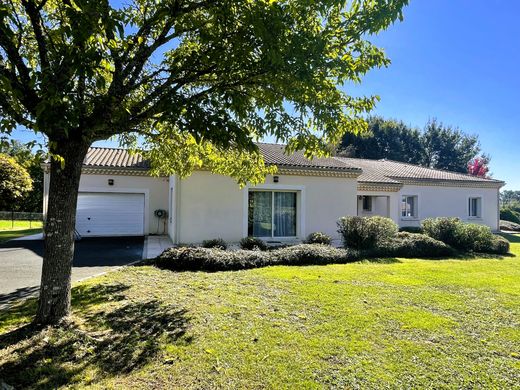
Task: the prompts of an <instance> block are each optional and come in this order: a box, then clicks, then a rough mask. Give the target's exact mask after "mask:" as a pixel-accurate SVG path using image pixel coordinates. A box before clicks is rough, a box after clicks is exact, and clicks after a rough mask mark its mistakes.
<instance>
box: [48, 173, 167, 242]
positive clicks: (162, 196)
mask: <svg viewBox="0 0 520 390" xmlns="http://www.w3.org/2000/svg"><path fill="white" fill-rule="evenodd" d="M49 178H50V175H49V174H48V173H46V174H45V176H44V207H43V210H44V214H45V213H46V210H47V199H48V188H49V187H48V183H49ZM108 179H114V185H112V186H110V185H108ZM79 191H80V192H122V193H143V194H144V195H145V224H144V230H145V234H157V233H159V234H166V233H167V232H165V231H164V223H163V221H159V226H158V224H157V222H158V219H157V217H155V215H154V211H155V210H158V209H162V210H168V178H157V177H148V176H123V175H90V174H88V175H87V174H82V175H81V179H80V183H79Z"/></svg>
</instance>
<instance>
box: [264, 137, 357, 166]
mask: <svg viewBox="0 0 520 390" xmlns="http://www.w3.org/2000/svg"><path fill="white" fill-rule="evenodd" d="M257 145H258V148H259V149H260V152H261V153H262V155H263V156H264V161H265V162H266V164H269V165H276V166H278V167H282V168H286V167H289V168H307V169H323V170H341V171H344V170H354V171H359V170H360V168H359V167H358V166H356V165H352V164H350V163H349V162H346V161H340V160H337V159H335V158H334V157H328V158H327V157H325V158H314V159H312V160H309V159H308V158H307V157H305V156H304V154H303V152H301V151H300V152H296V153H293V154H291V155H287V154H285V145H280V144H265V143H258V144H257Z"/></svg>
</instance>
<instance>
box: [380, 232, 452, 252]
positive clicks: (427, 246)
mask: <svg viewBox="0 0 520 390" xmlns="http://www.w3.org/2000/svg"><path fill="white" fill-rule="evenodd" d="M378 251H379V255H380V256H388V257H405V258H439V257H448V256H452V255H453V254H454V250H453V248H451V247H450V246H448V245H446V244H445V243H443V242H442V241H438V240H436V239H434V238H431V237H429V236H427V235H425V234H420V233H409V232H399V233H397V235H396V236H395V237H394V238H392V239H391V240H389V241H386V242H383V243H380V244H379V245H378Z"/></svg>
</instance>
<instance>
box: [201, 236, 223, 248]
mask: <svg viewBox="0 0 520 390" xmlns="http://www.w3.org/2000/svg"><path fill="white" fill-rule="evenodd" d="M202 247H203V248H218V249H222V250H226V249H227V244H226V241H224V240H223V239H222V238H214V239H211V240H204V241H202Z"/></svg>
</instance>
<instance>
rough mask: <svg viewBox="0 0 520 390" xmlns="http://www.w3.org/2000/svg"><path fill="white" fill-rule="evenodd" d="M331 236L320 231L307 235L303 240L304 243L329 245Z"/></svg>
mask: <svg viewBox="0 0 520 390" xmlns="http://www.w3.org/2000/svg"><path fill="white" fill-rule="evenodd" d="M331 241H332V238H331V237H330V236H329V235H327V234H325V233H322V232H314V233H311V234H309V235H308V236H307V239H306V240H305V243H306V244H322V245H330V242H331Z"/></svg>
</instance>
